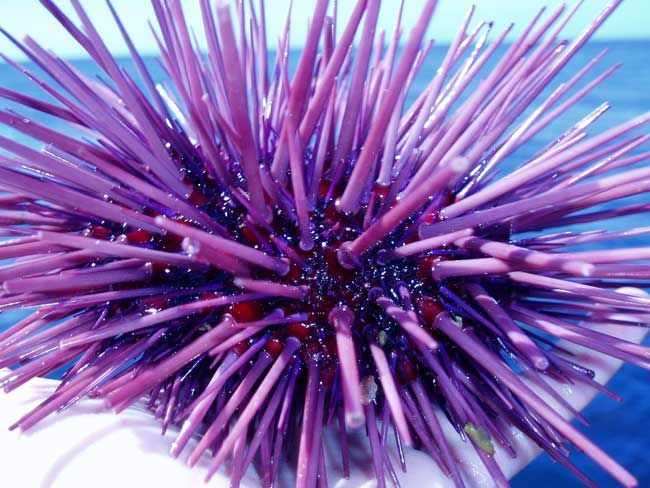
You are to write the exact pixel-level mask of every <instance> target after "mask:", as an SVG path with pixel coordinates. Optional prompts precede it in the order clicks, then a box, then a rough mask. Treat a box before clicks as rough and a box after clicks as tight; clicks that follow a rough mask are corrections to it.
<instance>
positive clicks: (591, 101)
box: [0, 0, 650, 488]
mask: <svg viewBox="0 0 650 488" xmlns="http://www.w3.org/2000/svg"><path fill="white" fill-rule="evenodd" d="M198 3H199V2H198V1H195V0H192V1H186V2H184V4H185V8H186V15H187V18H188V21H189V22H190V23H192V24H194V25H196V26H200V25H201V22H200V12H199V7H198ZM338 3H339V5H338V7H339V15H340V17H342V18H345V17H347V13H348V12H349V11H350V10H351V9H352V6H353V3H354V2H352V1H345V2H343V1H339V2H338ZM405 3H406V5H405V9H404V15H403V22H404V25H405V26H406V27H407V28H408V27H410V26H411V25H412V24H413V23H414V22H415V21H416V20H417V18H418V16H419V12H420V6H421V5H422V4H423V3H424V2H423V0H406V2H405ZM474 3H476V4H477V10H476V13H475V15H474V21H473V23H476V22H478V21H480V20H486V21H494V22H495V26H494V32H493V34H492V36H491V37H492V38H494V36H495V35H496V33H498V32H499V31H500V30H501V29H502V28H503V27H505V26H506V25H507V23H509V22H514V23H515V28H514V29H513V32H514V34H516V33H517V32H519V31H520V30H521V28H522V27H523V26H524V25H525V24H526V23H527V22H528V21H529V20H530V19H531V18H532V17H533V16H534V15H535V14H536V13H537V12H538V11H539V9H540V8H541V7H543V6H544V5H548V7H549V8H551V9H552V8H554V7H555V6H556V5H557V2H556V1H555V0H548V1H540V0H527V1H520V0H518V1H515V0H510V1H506V0H476V1H475V2H474ZM606 3H607V2H606V1H605V0H588V1H586V2H585V3H584V5H583V6H582V7H581V9H580V11H579V12H578V13H577V15H576V16H575V17H574V18H573V19H572V20H571V22H570V24H569V25H568V26H567V27H566V28H565V30H564V31H563V37H565V38H571V37H573V36H575V35H577V34H579V32H580V31H581V30H582V29H583V28H584V27H585V26H586V25H587V24H588V23H589V22H590V21H591V20H592V19H593V18H594V17H596V15H597V14H598V13H599V12H600V11H601V10H602V8H603V7H604V6H605V5H606ZM58 4H60V6H61V7H62V8H63V10H64V11H66V12H68V13H70V14H71V15H72V16H73V17H74V11H73V10H72V8H71V7H70V5H69V2H67V1H66V0H62V1H59V2H58ZM113 4H114V6H115V8H116V9H117V11H118V12H119V14H120V16H121V17H122V20H123V21H124V23H125V25H126V27H127V29H128V30H129V33H130V34H131V35H132V37H133V40H134V42H135V44H136V46H138V48H139V49H140V50H141V52H142V53H144V54H146V55H148V56H150V57H148V58H147V63H148V65H149V66H150V68H151V70H152V71H153V72H154V73H155V76H156V77H157V81H164V79H165V74H164V72H163V71H162V70H161V69H160V66H159V65H158V64H157V63H156V62H155V59H154V58H153V57H151V56H153V55H154V54H155V42H154V41H153V37H152V35H151V32H150V30H149V27H148V26H147V24H146V20H147V19H151V18H153V17H154V16H153V11H152V9H151V5H150V2H148V1H146V0H113ZM266 4H267V23H268V37H269V44H270V45H273V44H274V42H275V41H276V40H277V36H278V34H279V32H280V31H281V29H282V26H283V24H284V19H285V15H286V12H287V9H288V4H289V0H268V1H267V3H266ZM471 4H472V2H470V1H467V0H441V1H440V2H439V7H438V10H437V11H436V14H435V18H434V20H433V22H432V24H431V26H430V30H429V34H430V36H431V37H433V38H435V40H436V43H435V46H434V48H433V50H432V52H431V54H430V56H429V59H427V61H426V62H425V63H424V65H423V68H422V69H421V71H420V74H419V76H418V79H416V80H415V82H414V86H413V87H412V93H419V91H420V90H421V89H422V88H423V87H424V86H425V85H426V84H427V83H428V81H429V80H430V78H431V76H432V75H433V73H434V72H435V69H436V67H437V66H438V64H439V62H440V60H441V59H442V57H443V56H444V54H445V50H446V44H448V43H449V42H450V40H451V39H452V37H453V35H454V34H455V33H456V31H457V29H458V27H459V26H460V24H461V22H462V20H463V17H464V15H465V14H466V12H467V10H468V9H469V8H470V6H471ZM573 4H574V3H573V2H571V5H573ZM85 6H86V8H87V10H88V12H89V14H90V15H91V17H92V19H93V20H94V21H95V22H96V26H97V28H98V29H99V31H100V32H101V33H102V35H104V36H105V39H107V44H108V45H109V47H110V48H111V49H112V50H113V52H114V53H116V54H117V55H124V54H125V53H126V52H127V51H126V47H125V46H124V44H123V42H122V39H121V37H120V35H119V32H118V31H117V28H116V27H115V25H114V23H113V22H112V20H110V21H109V20H108V19H109V14H108V10H107V8H106V5H105V4H104V2H99V1H86V2H85ZM271 6H272V8H271ZM312 8H313V1H311V0H296V1H294V7H293V21H292V26H291V28H292V37H291V41H292V47H293V49H294V50H295V49H299V48H300V46H301V44H302V43H303V42H304V37H305V32H306V26H307V22H308V18H309V16H310V11H311V9H312ZM398 8H399V2H398V0H384V2H383V4H382V13H381V15H380V20H379V25H380V28H384V29H386V31H387V32H389V33H390V32H391V31H392V28H393V24H394V22H395V19H396V16H397V10H398ZM103 19H106V21H102V20H103ZM0 25H1V26H2V27H4V28H5V29H7V30H8V31H9V32H11V33H12V34H13V35H15V36H16V37H18V38H22V37H23V36H24V35H26V34H29V35H30V36H32V37H34V38H35V39H36V40H37V41H39V42H42V43H43V45H44V46H45V47H47V48H49V49H51V50H53V51H55V52H56V53H58V54H59V55H61V56H63V57H66V58H68V59H73V60H75V61H74V62H75V65H76V66H77V67H78V68H79V69H80V70H82V71H84V72H86V73H93V74H94V73H95V72H96V68H95V67H94V65H93V64H92V63H91V62H90V61H88V60H87V59H84V57H83V54H84V53H83V50H82V49H81V48H80V47H79V46H78V45H76V44H75V42H74V41H73V40H72V39H71V38H70V37H69V36H68V35H67V33H66V32H65V31H64V29H63V28H62V27H60V26H59V25H58V24H57V23H56V22H55V21H54V20H53V19H52V18H51V17H50V16H49V14H48V13H47V12H46V11H45V9H43V8H42V7H41V6H40V5H39V2H38V0H22V1H4V0H3V1H1V2H0ZM197 35H198V37H199V38H201V35H200V28H199V30H197ZM605 48H608V49H609V52H608V53H607V54H606V56H605V57H604V59H603V60H602V61H601V62H600V63H599V64H598V67H597V68H596V69H595V70H594V72H593V75H592V76H591V77H587V80H585V82H584V83H582V84H581V85H580V86H579V87H581V86H584V84H586V83H587V82H588V81H589V80H591V79H593V78H594V77H595V76H596V75H597V74H598V73H600V72H602V71H604V70H605V69H607V68H608V67H610V66H611V65H613V64H616V63H622V67H621V68H620V69H619V70H618V71H617V72H616V73H615V74H614V75H613V76H612V77H610V78H609V79H608V80H606V81H605V82H604V83H603V84H602V85H600V86H599V87H598V88H597V89H595V90H593V91H592V92H591V93H589V94H588V95H587V96H586V97H585V98H583V99H582V100H581V101H580V102H579V103H577V104H576V105H574V106H573V107H572V108H571V109H570V110H569V111H568V112H567V113H566V114H565V115H564V116H563V117H561V119H560V120H558V121H556V122H555V123H553V124H551V126H549V127H548V128H547V129H545V130H544V131H543V132H542V133H540V134H539V135H537V136H536V137H535V138H534V140H533V141H532V142H531V144H528V145H527V146H525V147H523V148H521V149H520V150H519V151H517V153H516V154H514V155H513V157H512V158H511V160H510V161H509V162H508V165H509V166H510V165H511V166H517V165H519V164H521V163H522V162H523V161H525V160H526V159H527V158H529V157H530V156H531V155H532V154H534V153H535V152H537V151H538V150H539V149H541V148H542V147H543V146H544V145H546V144H547V143H548V142H549V141H551V140H552V139H553V137H554V136H557V135H558V134H560V133H561V132H563V131H564V130H565V129H566V128H568V127H570V126H571V125H573V123H575V122H576V121H577V120H579V119H580V118H581V117H583V116H585V115H586V114H587V113H589V112H591V111H592V110H593V109H594V108H596V107H597V106H598V105H600V104H601V103H602V102H604V101H607V102H609V103H610V104H611V105H612V108H611V109H610V110H609V112H608V113H607V114H605V116H604V117H602V118H601V120H599V121H598V122H597V123H596V124H594V126H593V127H592V128H591V129H590V130H589V132H590V133H591V134H594V133H598V132H601V131H603V130H605V129H607V128H609V127H612V126H615V125H618V124H620V123H622V122H624V121H626V120H629V119H630V118H633V117H634V116H637V115H639V114H642V113H644V112H646V111H648V110H650V0H624V1H623V3H622V5H621V6H620V7H619V9H618V11H617V12H615V13H614V15H613V16H612V17H611V18H610V19H609V20H608V21H607V22H606V23H605V25H604V26H603V27H602V28H601V30H600V31H599V32H598V33H597V35H596V36H595V38H594V39H593V40H592V41H591V42H590V43H589V44H588V45H587V46H586V47H585V48H583V49H582V51H581V52H580V53H579V54H578V55H577V56H576V58H575V59H574V60H573V61H572V63H571V64H570V65H569V66H567V68H565V69H564V70H563V71H562V73H561V74H560V75H559V76H558V79H557V80H556V82H555V83H553V86H557V83H559V82H561V81H562V80H564V79H567V78H568V77H569V76H570V75H571V74H572V73H575V71H576V70H577V69H580V68H581V67H582V66H584V64H586V63H587V62H588V61H589V60H591V59H592V58H593V57H594V56H596V55H597V54H598V53H600V52H601V51H602V50H603V49H605ZM0 52H2V53H3V54H5V55H7V56H9V57H10V58H12V59H16V60H20V61H22V60H24V57H23V56H21V54H20V52H19V51H18V50H17V49H16V48H15V47H14V46H12V45H11V43H10V42H8V41H7V40H6V39H4V38H2V39H0ZM296 58H297V52H296V51H294V52H293V54H292V60H293V61H294V62H293V65H294V66H295V59H296ZM121 63H122V64H123V65H124V66H125V67H127V68H128V69H131V68H132V64H131V63H130V61H129V60H128V59H127V58H124V59H121ZM26 65H27V66H28V67H29V68H30V69H34V66H33V65H31V63H29V62H28V63H26ZM0 85H1V86H3V87H5V88H10V89H17V90H20V91H21V92H23V93H26V94H30V95H34V96H39V97H43V98H46V97H44V96H43V94H42V92H41V91H40V89H39V88H38V87H37V85H36V84H34V83H32V82H30V81H29V80H27V79H26V78H25V77H24V76H22V74H21V73H20V72H18V71H16V70H15V69H13V68H12V67H10V66H8V65H7V64H4V63H2V62H1V61H0ZM579 87H578V88H579ZM544 95H545V94H542V96H541V97H540V99H543V97H544ZM0 104H1V105H2V107H3V108H4V107H7V106H8V107H11V104H10V103H9V102H6V101H4V100H3V101H0ZM12 108H16V107H12ZM23 112H24V113H26V115H28V116H30V117H32V116H33V117H34V118H36V119H38V118H39V117H40V118H41V119H42V116H38V115H37V114H36V113H35V112H34V113H27V112H25V111H23ZM47 122H48V124H49V125H50V127H52V128H57V127H54V125H55V124H54V123H53V122H52V121H51V120H48V121H47ZM61 129H62V130H65V128H63V127H62V128H61ZM0 134H2V135H6V134H10V135H11V136H12V137H17V134H16V133H12V132H11V131H10V130H8V129H6V128H5V127H0ZM641 199H642V200H644V201H645V202H647V201H648V200H649V198H648V196H647V195H646V196H644V197H643V196H642V198H641ZM635 218H636V222H635V221H634V219H630V218H628V219H627V220H626V219H617V221H616V222H615V223H614V222H613V223H612V226H613V227H614V226H615V227H622V228H624V227H626V226H631V225H642V224H643V222H641V223H639V219H642V218H643V217H638V216H637V217H635ZM644 225H647V220H646V222H645V224H644ZM640 243H641V240H639V242H638V244H640ZM646 245H647V243H646ZM20 315H21V314H20V313H19V312H4V313H2V314H1V315H0V329H1V328H2V327H3V325H6V324H10V323H13V322H14V321H15V320H16V319H17V318H18V317H19V316H20ZM646 342H647V341H646ZM649 385H650V374H649V373H648V372H647V371H644V370H641V369H638V368H633V367H630V366H625V367H623V369H622V370H621V372H620V373H619V374H618V375H617V376H616V377H615V378H614V379H613V380H612V382H611V383H610V385H609V386H610V388H611V389H612V390H613V391H614V392H616V393H618V394H619V395H620V396H621V397H622V399H623V401H622V403H621V404H619V403H617V402H615V401H613V400H611V399H609V398H606V397H604V396H602V395H601V396H599V397H597V399H596V400H595V401H594V402H593V403H592V404H591V405H590V406H589V407H588V408H587V410H586V412H585V416H586V417H587V419H588V420H589V421H590V423H591V426H590V427H589V428H588V429H583V430H585V431H586V432H587V433H588V435H589V437H591V438H592V439H593V440H594V441H595V442H596V443H598V444H599V445H600V446H601V447H603V448H604V449H605V450H606V451H607V452H608V453H610V454H611V455H612V456H613V457H614V458H615V459H617V460H618V461H619V462H620V463H621V464H623V465H624V466H625V467H627V468H628V469H630V470H631V471H632V473H634V474H635V475H636V476H637V478H638V479H639V482H640V485H641V486H650V462H649V461H648V448H649V447H650V440H649V438H650V436H649V435H648V433H647V431H646V430H645V427H646V422H647V421H648V419H650V393H648V391H649V388H648V387H649ZM581 428H582V427H581ZM572 459H573V461H574V462H575V463H576V464H577V465H578V467H579V468H581V469H583V470H585V471H587V472H588V473H589V474H590V476H591V477H592V479H593V480H594V482H596V484H597V485H599V486H602V487H606V486H612V484H613V481H612V480H611V478H609V477H608V476H607V475H605V474H604V473H602V472H601V470H599V469H598V468H597V467H596V466H594V465H593V464H592V463H591V462H590V461H589V460H588V459H587V458H586V456H583V455H581V454H580V453H575V454H573V455H572ZM549 483H553V484H555V486H558V487H574V486H576V487H577V486H582V485H581V484H580V483H579V482H578V481H577V480H576V479H574V478H573V477H572V476H571V475H570V474H569V473H568V472H567V471H566V470H565V469H564V468H562V467H561V466H558V465H555V464H554V463H553V462H552V461H551V460H550V459H549V458H548V457H547V456H545V455H542V456H540V457H539V458H538V459H537V460H536V461H535V462H533V463H532V464H531V465H530V466H529V467H528V468H527V469H525V470H524V471H523V472H522V473H521V474H519V475H518V476H517V477H516V478H515V479H514V480H513V485H514V486H515V487H527V488H536V487H547V486H548V485H549ZM406 488H410V487H406Z"/></svg>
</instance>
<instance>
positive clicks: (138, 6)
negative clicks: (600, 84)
mask: <svg viewBox="0 0 650 488" xmlns="http://www.w3.org/2000/svg"><path fill="white" fill-rule="evenodd" d="M609 1H610V0H586V1H585V2H584V5H583V6H582V7H581V9H580V11H579V13H578V14H577V15H576V16H575V18H574V19H573V20H572V22H571V23H570V25H569V26H567V28H566V29H565V31H564V32H565V36H571V35H575V34H577V33H578V32H579V31H580V30H581V29H582V28H583V27H584V26H585V25H586V24H587V23H588V22H589V20H590V19H592V18H594V17H595V16H596V15H597V14H598V12H600V10H601V9H602V8H603V7H604V6H605V5H606V4H607V3H608V2H609ZM57 3H58V4H60V6H61V7H62V8H63V9H64V10H65V11H67V12H72V9H71V7H70V5H69V0H58V2H57ZM83 3H84V5H85V7H86V8H87V10H88V12H89V13H90V14H91V17H92V18H93V19H94V20H95V22H96V24H97V26H98V28H99V30H100V31H101V32H102V33H103V34H104V36H105V38H106V39H107V40H108V44H109V46H110V47H111V49H112V50H113V51H114V52H116V53H118V54H120V53H123V52H124V51H125V47H124V46H123V44H122V42H121V38H120V36H119V33H118V32H117V29H116V28H115V26H114V25H113V22H112V20H111V19H110V17H109V14H108V10H107V8H106V5H105V3H104V1H102V0H92V1H89V0H85V1H84V2H83ZM198 3H199V2H198V0H186V1H184V5H185V9H186V13H187V17H188V19H190V21H191V22H192V23H193V24H194V25H197V26H198V25H200V13H199V7H198ZM232 3H233V4H234V0H233V2H232ZM331 3H334V1H333V0H332V1H331ZM423 3H424V0H406V7H405V17H404V19H405V24H406V25H407V26H410V25H412V24H413V23H414V22H415V21H416V20H417V18H418V16H419V12H420V8H421V6H422V4H423ZM472 3H476V4H477V13H476V16H475V18H476V19H485V20H494V21H496V25H497V26H504V25H505V24H506V23H507V22H509V21H513V22H515V23H516V26H519V27H520V28H521V26H523V24H524V23H525V22H527V21H528V20H529V19H530V18H531V17H532V16H533V15H534V14H535V13H536V12H537V10H538V9H539V8H541V7H542V6H545V5H547V6H549V7H555V6H556V5H558V4H559V1H558V0H474V1H471V0H440V1H439V4H438V7H437V10H436V14H435V18H434V21H433V22H432V24H431V27H430V35H431V36H432V37H435V38H436V40H437V42H438V43H445V42H448V41H449V40H450V39H451V37H452V36H453V34H454V33H455V31H456V29H457V28H458V25H459V24H460V22H461V20H462V18H463V16H464V14H465V12H466V11H467V10H468V9H469V7H470V5H472ZM568 3H569V5H573V4H574V3H575V0H570V1H569V2H568ZM113 4H114V5H115V7H116V9H117V10H118V12H119V13H120V15H121V16H122V18H123V20H124V22H125V24H126V25H127V28H128V29H129V32H130V33H131V35H132V36H133V38H134V40H135V42H136V45H137V46H138V47H139V48H140V49H141V50H142V51H143V52H145V53H151V52H153V51H155V44H154V42H153V39H152V37H151V34H150V32H149V29H148V27H147V26H146V23H145V20H146V19H150V18H153V13H152V10H151V4H150V1H149V0H113ZM288 4H289V0H266V5H267V17H268V19H267V20H268V24H269V38H270V39H269V40H270V41H271V42H273V41H274V40H275V39H276V37H277V35H276V34H277V32H279V30H280V29H281V27H282V25H283V22H284V16H285V13H286V11H287V7H288ZM313 4H314V1H313V0H295V1H294V15H293V19H294V21H293V24H292V32H293V37H292V41H293V42H292V43H293V45H294V46H296V47H298V46H300V44H301V43H302V42H303V39H304V34H305V30H306V24H307V19H308V18H309V16H310V11H311V9H312V8H313ZM353 4H354V2H353V1H351V0H339V12H340V16H341V17H345V16H346V15H347V13H348V12H349V11H350V10H351V9H352V6H353ZM398 5H399V0H384V2H383V4H382V12H381V16H380V20H379V24H380V26H381V27H382V28H386V29H387V30H389V31H390V30H391V29H392V26H393V23H394V21H395V16H396V12H397V7H398ZM271 6H272V8H271ZM0 24H1V25H2V26H3V27H4V28H6V29H8V30H9V31H10V32H11V33H12V34H14V35H16V36H17V37H19V38H22V37H23V36H24V35H25V34H28V33H29V34H30V35H32V36H33V37H34V38H36V39H37V40H38V41H40V42H42V43H43V44H44V45H45V46H47V47H49V48H50V49H53V50H54V51H56V52H57V53H59V54H61V55H63V56H68V57H78V56H80V55H82V51H81V49H80V48H79V47H78V46H77V45H76V44H75V43H74V41H72V40H71V39H70V38H69V37H68V36H67V34H66V33H65V31H63V29H62V28H60V27H59V26H58V25H55V22H54V21H53V20H52V18H51V17H50V16H49V14H48V13H47V12H46V11H45V9H44V8H42V7H41V6H40V4H39V2H38V0H4V1H2V2H0ZM515 32H516V30H515ZM597 37H598V38H600V39H630V38H633V39H639V38H645V39H650V0H624V1H623V4H622V5H621V6H620V7H619V9H618V10H617V12H615V13H614V15H613V16H612V17H611V18H610V19H609V20H608V22H607V23H606V24H605V25H604V26H603V28H602V29H601V31H600V32H599V33H598V35H597ZM0 50H1V51H2V52H3V53H5V54H9V55H11V56H14V55H15V54H16V50H15V49H14V48H13V47H12V46H11V45H10V44H9V43H8V42H7V41H6V40H5V39H1V40H0Z"/></svg>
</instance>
